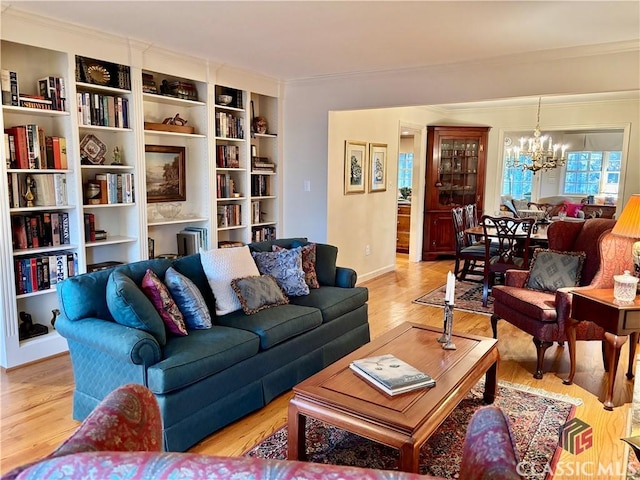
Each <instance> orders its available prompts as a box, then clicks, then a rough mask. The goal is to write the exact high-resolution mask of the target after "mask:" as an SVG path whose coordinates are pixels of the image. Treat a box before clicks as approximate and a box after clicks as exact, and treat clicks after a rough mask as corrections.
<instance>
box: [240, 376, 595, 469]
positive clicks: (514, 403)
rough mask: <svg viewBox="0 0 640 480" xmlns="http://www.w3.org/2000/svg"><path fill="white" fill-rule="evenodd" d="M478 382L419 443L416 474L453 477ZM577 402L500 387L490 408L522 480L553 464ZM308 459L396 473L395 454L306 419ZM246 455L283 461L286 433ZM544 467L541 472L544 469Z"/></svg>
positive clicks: (476, 404) (478, 397)
mask: <svg viewBox="0 0 640 480" xmlns="http://www.w3.org/2000/svg"><path fill="white" fill-rule="evenodd" d="M483 391H484V384H483V382H479V383H478V384H477V385H476V386H475V387H474V388H473V389H472V390H471V392H470V393H469V395H468V396H467V398H466V399H464V400H463V401H462V402H461V403H460V404H459V405H458V406H457V407H456V409H455V410H454V411H453V413H452V414H451V415H450V416H449V417H448V418H447V419H446V420H445V421H444V422H443V424H442V425H440V427H439V428H438V430H436V432H435V433H434V434H433V435H432V436H431V437H430V438H429V440H428V441H427V442H426V443H425V444H424V446H423V447H422V450H421V452H420V473H421V474H428V475H437V476H441V477H445V478H456V475H457V473H458V470H459V465H460V460H461V453H462V445H463V442H464V436H465V432H466V426H467V424H468V423H469V420H470V419H471V416H472V415H473V413H474V412H475V411H476V410H477V409H478V408H480V407H481V406H482V405H483V402H482V392H483ZM581 404H582V401H581V400H580V399H576V398H571V397H568V396H566V395H556V394H552V393H549V392H544V391H542V390H539V389H533V388H530V387H525V386H523V385H516V384H511V383H507V382H499V384H498V395H497V396H496V400H495V405H498V406H499V407H500V408H502V409H503V411H504V412H505V413H506V414H507V416H508V417H509V420H510V422H511V430H512V432H513V434H514V438H515V442H516V446H517V450H518V455H519V457H520V460H522V461H526V462H528V463H526V464H525V465H527V468H526V472H524V473H526V476H525V478H527V479H532V480H534V479H535V480H544V478H545V476H546V473H545V472H546V471H548V470H549V468H548V466H547V464H549V465H551V466H552V467H553V466H554V465H555V463H556V462H557V461H558V458H559V455H560V451H561V448H560V447H559V446H558V440H559V437H560V431H561V430H562V426H563V425H564V424H565V423H566V422H567V421H568V420H570V419H571V418H572V417H573V415H574V412H575V407H576V406H577V405H581ZM306 439H307V455H308V459H309V461H311V462H316V463H328V464H335V465H352V466H358V467H369V468H378V469H384V470H395V469H396V468H397V461H398V451H397V450H395V449H393V448H390V447H387V446H385V445H380V444H377V443H375V442H373V441H371V440H368V439H366V438H362V437H359V436H357V435H354V434H352V433H348V432H345V431H344V430H341V429H339V428H337V427H333V426H330V425H327V424H325V423H322V422H320V421H318V420H313V419H309V420H308V421H307V429H306ZM244 455H245V456H250V457H259V458H273V459H285V458H286V457H287V429H286V426H284V427H282V428H280V429H279V430H277V431H276V432H275V433H273V434H272V435H270V436H269V437H268V438H266V439H265V440H263V441H262V442H260V443H259V444H258V445H256V446H254V447H253V448H251V449H250V450H248V451H247V452H245V453H244ZM545 467H546V470H545Z"/></svg>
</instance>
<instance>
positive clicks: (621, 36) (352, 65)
mask: <svg viewBox="0 0 640 480" xmlns="http://www.w3.org/2000/svg"><path fill="white" fill-rule="evenodd" d="M1 5H2V8H3V9H5V8H17V9H20V10H24V11H27V12H34V13H37V14H40V15H44V16H47V17H52V18H56V19H61V20H64V21H66V22H69V23H73V24H79V25H82V26H84V27H89V28H95V29H97V30H100V31H104V32H110V33H113V34H116V35H118V36H124V37H128V38H131V39H135V40H139V41H143V42H146V43H149V44H152V45H156V46H159V47H163V48H167V49H170V50H173V51H176V52H183V53H186V54H189V55H191V56H196V57H200V58H205V59H208V60H210V61H213V62H215V63H220V64H229V65H232V66H234V67H239V68H242V69H247V70H251V71H254V72H258V73H261V74H264V75H267V76H271V77H275V78H278V79H282V80H285V81H293V80H299V79H308V78H314V77H325V76H335V75H346V74H352V73H362V72H377V71H389V70H397V69H407V68H419V67H425V66H429V65H440V64H449V63H459V62H470V61H478V60H484V59H489V58H496V57H504V56H514V55H515V56H520V58H521V59H522V58H524V55H525V54H527V52H534V51H547V50H555V49H563V48H575V47H586V46H589V45H596V44H618V43H620V44H621V45H624V44H625V43H626V42H632V43H631V44H630V45H631V47H632V48H637V46H638V44H639V43H640V2H638V1H606V2H597V1H584V2H580V1H565V2H559V1H514V0H512V1H496V2H487V1H479V0H476V1H467V2H461V1H409V2H404V1H337V2H335V1H280V2H276V1H184V0H172V1H113V0H112V1H91V0H84V1H14V0H9V1H5V0H2V1H1Z"/></svg>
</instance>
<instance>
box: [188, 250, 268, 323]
mask: <svg viewBox="0 0 640 480" xmlns="http://www.w3.org/2000/svg"><path fill="white" fill-rule="evenodd" d="M200 262H201V263H202V269H203V270H204V274H205V275H206V276H207V280H208V281H209V286H210V287H211V291H212V292H213V295H214V296H215V297H216V315H226V314H227V313H231V312H235V311H236V310H240V309H241V308H242V306H241V305H240V301H239V300H238V297H237V296H236V293H235V292H234V291H233V288H231V280H233V279H234V278H242V277H249V276H254V275H260V272H259V271H258V267H256V263H255V262H254V261H253V257H252V256H251V252H250V251H249V247H247V246H244V247H233V248H218V249H214V250H209V251H204V250H200Z"/></svg>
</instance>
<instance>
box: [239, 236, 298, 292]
mask: <svg viewBox="0 0 640 480" xmlns="http://www.w3.org/2000/svg"><path fill="white" fill-rule="evenodd" d="M251 255H253V259H254V260H255V262H256V265H257V266H258V270H259V271H260V273H261V274H262V275H271V276H272V277H273V278H275V279H276V281H277V282H278V285H280V287H282V290H283V291H284V293H285V294H286V295H289V296H299V295H308V294H309V285H307V283H306V282H305V280H304V278H305V277H304V270H302V247H297V248H292V249H290V250H286V249H285V250H280V251H278V252H253V253H252V254H251Z"/></svg>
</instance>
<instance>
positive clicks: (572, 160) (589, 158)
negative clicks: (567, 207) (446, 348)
mask: <svg viewBox="0 0 640 480" xmlns="http://www.w3.org/2000/svg"><path fill="white" fill-rule="evenodd" d="M621 162H622V152H619V151H617V152H595V151H582V152H569V153H568V154H567V169H566V173H565V178H564V193H565V194H567V195H598V194H617V193H618V182H619V181H620V167H621Z"/></svg>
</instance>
